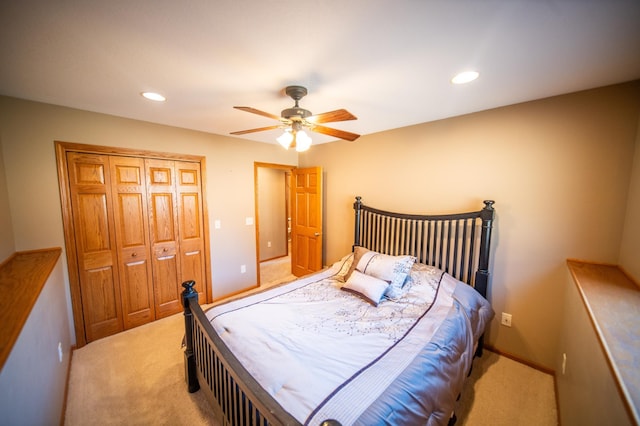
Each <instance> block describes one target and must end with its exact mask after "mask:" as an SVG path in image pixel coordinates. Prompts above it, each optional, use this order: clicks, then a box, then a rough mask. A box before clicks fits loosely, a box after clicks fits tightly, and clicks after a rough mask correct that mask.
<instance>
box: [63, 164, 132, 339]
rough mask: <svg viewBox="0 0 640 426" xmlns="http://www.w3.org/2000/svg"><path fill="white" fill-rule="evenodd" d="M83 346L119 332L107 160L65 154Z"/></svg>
mask: <svg viewBox="0 0 640 426" xmlns="http://www.w3.org/2000/svg"><path fill="white" fill-rule="evenodd" d="M67 163H68V174H69V176H68V178H69V190H70V196H71V209H72V215H73V226H74V237H75V244H76V250H77V258H78V259H77V260H78V262H77V264H78V269H79V270H78V276H79V279H80V291H81V293H82V310H83V312H82V315H83V316H84V323H85V330H84V331H85V338H86V340H87V342H91V341H93V340H96V339H99V338H101V337H105V336H109V335H111V334H115V333H117V332H119V331H122V329H123V322H122V306H121V302H120V287H119V274H118V268H117V248H116V237H115V225H114V220H113V208H112V204H111V186H110V179H109V172H110V171H109V164H108V157H107V156H103V155H93V154H80V153H74V152H69V153H67Z"/></svg>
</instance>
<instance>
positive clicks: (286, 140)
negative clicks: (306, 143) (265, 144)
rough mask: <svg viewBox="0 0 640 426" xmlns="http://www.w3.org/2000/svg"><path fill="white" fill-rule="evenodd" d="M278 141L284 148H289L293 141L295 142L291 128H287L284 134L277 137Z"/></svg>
mask: <svg viewBox="0 0 640 426" xmlns="http://www.w3.org/2000/svg"><path fill="white" fill-rule="evenodd" d="M276 140H277V141H278V143H279V144H280V145H282V147H283V148H284V149H289V147H290V146H291V142H293V135H292V134H291V130H290V129H286V130H285V131H284V133H283V134H281V135H280V136H278V137H277V138H276Z"/></svg>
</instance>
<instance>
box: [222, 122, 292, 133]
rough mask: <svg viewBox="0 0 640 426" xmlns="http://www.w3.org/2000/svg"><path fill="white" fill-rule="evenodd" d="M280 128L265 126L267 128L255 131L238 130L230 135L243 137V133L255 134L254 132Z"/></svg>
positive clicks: (277, 125) (278, 126) (277, 126)
mask: <svg viewBox="0 0 640 426" xmlns="http://www.w3.org/2000/svg"><path fill="white" fill-rule="evenodd" d="M280 127H281V126H280V125H279V124H276V125H275V126H267V127H259V128H257V129H249V130H239V131H237V132H231V133H230V134H231V135H244V134H245V133H255V132H263V131H265V130H274V129H279V128H280Z"/></svg>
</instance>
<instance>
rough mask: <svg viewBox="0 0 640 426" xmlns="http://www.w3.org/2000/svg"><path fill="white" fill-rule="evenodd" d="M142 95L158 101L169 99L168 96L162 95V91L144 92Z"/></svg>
mask: <svg viewBox="0 0 640 426" xmlns="http://www.w3.org/2000/svg"><path fill="white" fill-rule="evenodd" d="M141 95H142V96H144V97H145V98H147V99H149V100H152V101H156V102H164V101H166V100H167V98H165V97H164V96H162V95H161V94H160V93H154V92H142V93H141Z"/></svg>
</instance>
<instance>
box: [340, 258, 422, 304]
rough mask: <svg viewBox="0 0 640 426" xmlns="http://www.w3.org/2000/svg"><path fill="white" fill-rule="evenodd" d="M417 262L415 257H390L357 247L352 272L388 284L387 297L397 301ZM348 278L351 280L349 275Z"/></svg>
mask: <svg viewBox="0 0 640 426" xmlns="http://www.w3.org/2000/svg"><path fill="white" fill-rule="evenodd" d="M415 261H416V258H415V257H413V256H390V255H387V254H381V253H378V252H375V251H373V250H368V249H366V248H364V247H356V248H355V252H354V257H353V263H352V264H351V269H350V271H352V272H351V273H353V271H359V272H362V273H364V274H366V275H370V276H372V277H375V278H379V279H381V280H384V281H386V282H388V283H389V284H390V285H389V287H388V288H387V290H386V292H385V296H386V297H388V298H389V299H397V298H399V297H401V296H402V294H403V291H402V287H403V286H404V282H405V280H406V279H407V276H408V275H409V272H410V271H411V267H412V266H413V264H414V263H415ZM346 278H347V279H348V278H349V274H347V277H346Z"/></svg>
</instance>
